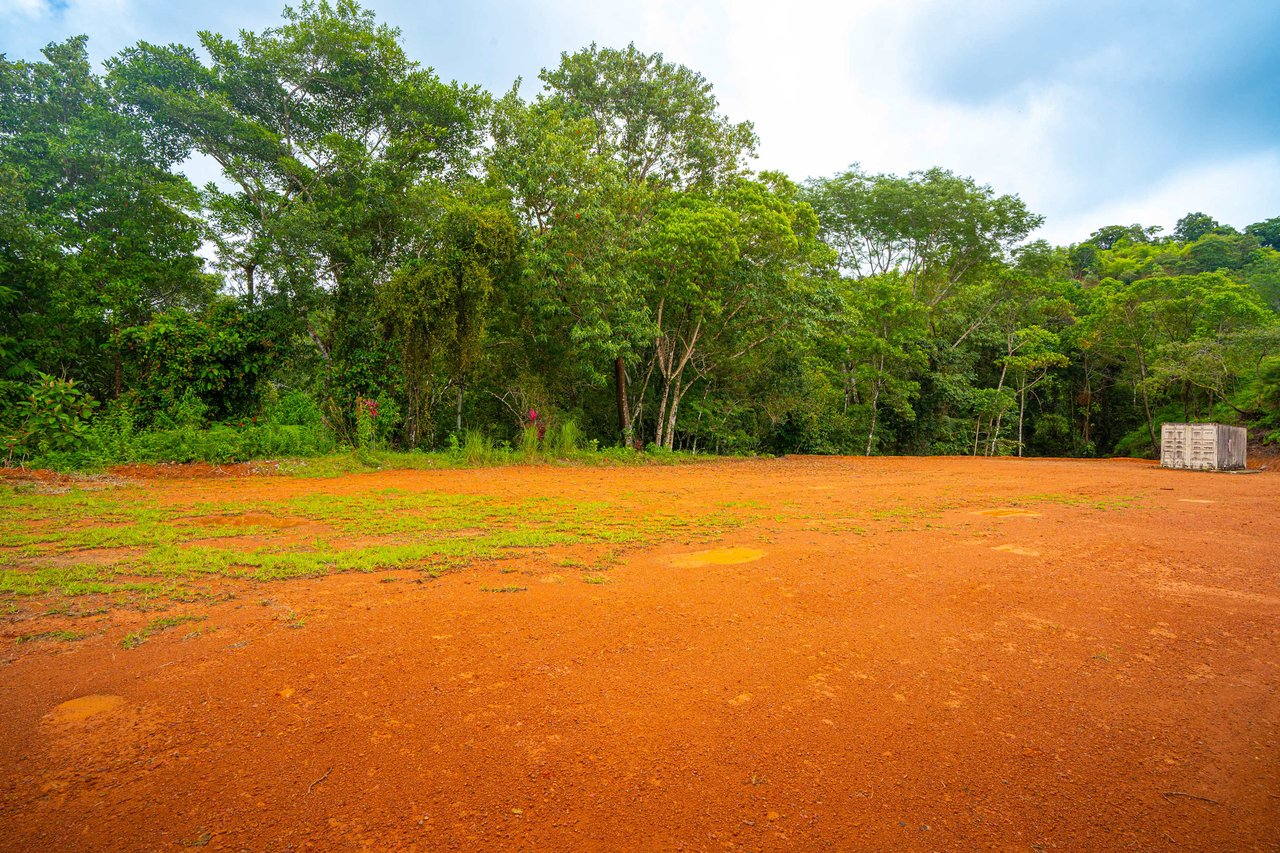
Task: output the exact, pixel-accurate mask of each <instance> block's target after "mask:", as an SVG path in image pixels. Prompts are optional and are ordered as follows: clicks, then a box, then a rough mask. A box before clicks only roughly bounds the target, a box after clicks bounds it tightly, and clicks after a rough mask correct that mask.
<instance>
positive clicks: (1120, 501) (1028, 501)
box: [1009, 494, 1142, 511]
mask: <svg viewBox="0 0 1280 853" xmlns="http://www.w3.org/2000/svg"><path fill="white" fill-rule="evenodd" d="M1141 500H1142V496H1141V495H1118V496H1112V497H1090V496H1085V495H1057V494H1040V495H1021V496H1019V497H1016V498H1014V499H1013V500H1012V501H1010V502H1009V503H1011V504H1012V505H1013V506H1031V505H1035V504H1057V505H1058V506H1071V507H1083V508H1085V509H1097V510H1106V511H1110V510H1119V509H1129V508H1131V507H1134V506H1136V505H1137V504H1138V502H1139V501H1141Z"/></svg>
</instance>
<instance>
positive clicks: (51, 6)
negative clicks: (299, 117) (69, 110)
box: [0, 0, 1280, 243]
mask: <svg viewBox="0 0 1280 853" xmlns="http://www.w3.org/2000/svg"><path fill="white" fill-rule="evenodd" d="M281 5H282V4H281ZM365 5H366V6H368V7H370V8H373V9H374V10H376V12H377V14H378V16H379V18H380V19H382V20H384V21H386V22H388V23H391V24H393V25H396V26H398V27H400V28H401V29H402V31H403V36H404V42H405V46H406V48H407V50H408V52H409V53H410V55H411V56H413V57H414V58H415V59H417V60H419V61H421V62H422V63H423V64H426V65H430V66H432V67H434V68H435V69H436V71H437V73H439V74H440V75H441V76H442V77H446V78H450V79H457V80H460V81H464V82H469V83H479V84H481V85H483V86H484V87H486V88H488V89H490V90H491V91H494V92H502V91H505V90H507V89H509V88H510V86H511V84H512V82H513V81H514V80H515V78H516V77H523V78H524V80H525V85H524V91H525V92H526V94H528V93H531V92H532V91H533V90H534V89H535V88H536V85H537V79H536V78H537V74H538V71H539V69H541V68H542V67H544V66H548V65H554V64H555V63H556V61H557V59H558V57H559V54H560V52H561V51H573V50H575V49H577V48H579V47H582V46H584V45H586V44H588V43H590V42H591V41H596V42H598V43H600V44H602V45H609V46H620V45H624V44H626V43H627V42H628V41H634V42H635V43H636V45H637V46H638V47H639V48H641V49H642V50H645V51H661V52H662V53H664V54H665V55H666V56H667V58H668V59H671V60H674V61H677V62H681V63H683V64H685V65H688V66H690V67H691V68H694V69H695V70H697V71H700V72H701V73H702V74H703V75H705V76H706V77H707V78H708V79H709V80H710V81H711V82H712V83H713V84H714V85H715V88H716V93H717V95H718V96H719V98H720V101H721V103H722V105H723V108H724V111H725V112H726V114H728V115H729V116H730V117H731V118H733V119H735V120H736V119H750V120H751V121H753V122H754V123H755V124H756V128H757V131H758V132H759V134H760V137H761V147H760V159H759V162H758V164H757V165H758V166H759V167H760V168H776V169H781V170H783V171H786V172H788V173H789V174H791V175H792V176H793V177H795V178H797V179H803V178H805V177H809V176H817V175H826V174H831V173H833V172H835V171H837V170H839V169H842V168H844V167H845V166H847V165H849V164H850V163H853V162H858V163H860V164H861V165H862V166H863V167H864V168H865V169H868V170H870V171H889V172H898V173H902V172H906V171H910V170H913V169H924V168H928V167H930V166H934V165H938V166H942V167H945V168H948V169H951V170H953V171H955V172H958V173H961V174H965V175H970V176H972V177H974V178H975V179H977V180H978V181H979V182H981V183H987V184H990V185H992V186H993V187H994V188H995V189H996V190H998V191H999V192H1008V193H1017V194H1018V195H1020V196H1022V198H1023V199H1024V200H1025V201H1026V202H1027V204H1028V206H1029V207H1031V209H1032V210H1035V211H1036V212H1038V213H1041V214H1043V215H1044V216H1045V217H1046V220H1047V221H1046V224H1045V227H1044V228H1043V229H1042V231H1041V235H1042V236H1044V237H1046V238H1048V239H1050V240H1053V241H1054V242H1058V243H1067V242H1075V241H1078V240H1081V239H1083V238H1085V237H1087V236H1088V234H1089V233H1090V232H1091V231H1093V230H1095V229H1096V228H1098V227H1101V226H1103V225H1109V224H1129V223H1132V222H1141V223H1142V224H1144V225H1160V226H1164V227H1165V228H1166V229H1168V228H1172V226H1173V224H1174V222H1175V221H1176V220H1177V219H1178V218H1179V217H1180V216H1182V215H1183V214H1184V213H1187V212H1188V211H1192V210H1203V211H1205V212H1206V213H1209V214H1211V215H1213V216H1215V217H1216V218H1218V219H1220V220H1222V221H1224V222H1228V223H1231V224H1233V225H1236V226H1239V227H1243V226H1245V225H1248V224H1249V223H1251V222H1256V221H1259V220H1262V219H1266V218H1270V217H1272V216H1277V215H1280V47H1277V45H1280V0H1251V2H1242V0H1220V2H1216V3H1208V2H1181V0H1164V2H1123V0H1112V2H1108V3H1103V2H1095V1H1094V0H1071V1H1070V2H1066V0H1063V2H1058V0H1041V2H1031V0H1027V1H1026V2H1014V1H1013V0H999V1H998V0H967V2H964V3H956V2H947V1H946V0H865V1H862V0H853V2H843V3H840V2H832V3H819V2H806V0H798V1H797V2H791V3H788V4H786V5H785V6H784V5H783V4H782V3H760V2H750V0H739V2H734V0H718V2H716V1H715V0H648V2H642V3H628V4H615V3H611V2H609V1H608V0H551V1H550V2H542V3H521V2H511V0H475V2H455V3H445V2H431V0H427V2H413V0H370V1H369V2H367V3H365ZM279 8H280V6H279V5H276V4H273V3H263V2H261V0H259V1H258V2H250V0H218V2H202V3H190V4H189V3H185V2H181V0H168V2H156V0H56V2H50V0H0V52H3V53H5V54H7V55H8V56H9V57H10V58H36V57H37V56H38V55H39V50H40V48H41V47H42V46H43V45H44V44H46V43H48V42H49V41H53V40H60V39H63V38H66V37H68V36H71V35H75V34H78V33H87V34H88V35H89V37H90V42H89V46H90V50H91V52H92V53H93V55H94V57H95V58H96V59H99V60H101V59H103V58H105V57H107V56H110V55H112V54H113V53H115V52H116V51H118V50H120V49H121V48H123V47H125V46H126V45H129V44H132V43H133V42H135V41H137V40H139V39H145V40H147V41H153V42H171V41H179V42H184V43H187V44H194V43H195V42H196V37H195V33H196V31H198V30H201V29H212V30H216V31H220V32H224V33H232V32H234V31H236V30H238V29H251V30H257V29H262V28H265V27H268V26H271V25H272V24H273V23H275V22H276V21H278V20H279ZM202 168H203V167H200V166H198V165H197V166H193V167H192V171H193V177H196V178H197V179H200V180H204V179H207V177H208V175H205V174H201V169H202Z"/></svg>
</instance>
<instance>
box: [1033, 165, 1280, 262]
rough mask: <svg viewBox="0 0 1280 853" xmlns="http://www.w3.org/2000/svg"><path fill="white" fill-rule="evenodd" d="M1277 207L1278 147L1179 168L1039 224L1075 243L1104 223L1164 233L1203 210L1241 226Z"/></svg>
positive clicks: (1279, 185) (1061, 240) (1279, 191)
mask: <svg viewBox="0 0 1280 853" xmlns="http://www.w3.org/2000/svg"><path fill="white" fill-rule="evenodd" d="M1277 208H1280V151H1265V152H1261V153H1259V154H1254V155H1250V156H1246V157H1240V158H1237V159H1233V160H1229V161H1226V162H1218V163H1207V164H1199V165H1196V166H1190V167H1188V168H1185V169H1181V170H1179V171H1177V172H1175V173H1173V174H1171V175H1169V176H1168V177H1167V178H1165V179H1164V180H1162V181H1160V182H1158V183H1156V184H1155V185H1153V186H1151V187H1150V188H1149V189H1147V190H1146V191H1145V192H1143V193H1142V194H1141V195H1137V196H1134V197H1131V198H1124V199H1117V200H1107V201H1104V202H1102V203H1100V204H1098V205H1096V206H1094V207H1091V208H1085V209H1084V210H1082V211H1080V212H1077V213H1074V214H1073V215H1071V216H1067V217H1063V219H1062V220H1061V221H1060V222H1058V223H1051V224H1050V225H1049V226H1046V228H1045V229H1044V231H1045V235H1044V236H1045V237H1046V239H1049V240H1052V241H1054V242H1057V243H1062V244H1066V243H1077V242H1079V241H1081V240H1083V239H1085V238H1086V237H1088V236H1089V235H1090V234H1092V233H1093V232H1094V231H1097V230H1098V229H1099V228H1102V227H1103V226H1106V225H1130V224H1133V223H1140V224H1142V225H1148V226H1150V225H1159V226H1161V227H1163V228H1164V230H1165V233H1166V234H1167V233H1169V232H1171V231H1172V230H1173V226H1174V225H1175V224H1176V223H1177V221H1178V220H1179V219H1181V218H1182V217H1183V216H1184V215H1185V214H1187V213H1192V212H1195V211H1202V212H1204V213H1207V214H1209V215H1210V216H1212V217H1213V218H1214V219H1217V220H1218V221H1220V222H1225V223H1227V224H1229V225H1234V226H1235V227H1237V228H1241V229H1243V228H1244V227H1245V226H1247V225H1252V224H1253V223H1254V222H1259V221H1261V220H1263V219H1268V218H1270V217H1272V216H1275V215H1276V214H1277V212H1280V210H1277Z"/></svg>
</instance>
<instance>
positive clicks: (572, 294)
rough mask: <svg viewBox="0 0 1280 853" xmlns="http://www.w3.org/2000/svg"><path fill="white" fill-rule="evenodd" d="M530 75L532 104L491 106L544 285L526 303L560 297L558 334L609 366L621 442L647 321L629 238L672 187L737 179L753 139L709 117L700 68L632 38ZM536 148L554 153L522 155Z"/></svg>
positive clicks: (499, 154)
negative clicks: (562, 329)
mask: <svg viewBox="0 0 1280 853" xmlns="http://www.w3.org/2000/svg"><path fill="white" fill-rule="evenodd" d="M540 79H541V80H542V82H543V84H544V86H545V92H544V93H543V94H542V95H540V96H539V97H538V98H537V99H536V100H535V101H534V103H533V104H530V105H528V106H527V107H525V106H522V105H521V104H520V103H519V100H518V95H517V93H516V92H514V91H513V93H512V94H511V95H510V96H509V100H508V103H507V105H506V108H505V110H501V111H500V114H501V116H502V117H503V118H504V120H505V121H504V123H503V124H502V125H501V126H500V128H501V129H500V132H498V133H495V139H496V142H497V151H496V155H495V158H494V164H495V166H496V168H495V174H496V175H497V177H498V179H499V180H502V181H504V182H505V183H506V184H507V185H508V186H510V187H511V188H512V189H513V191H514V192H515V195H516V197H517V200H518V204H519V205H520V207H521V208H522V210H523V211H524V212H525V214H526V223H527V224H528V225H529V226H530V228H531V230H532V232H533V234H532V237H533V242H532V246H531V249H530V257H531V268H530V274H531V277H532V278H533V279H534V282H535V283H536V286H537V287H538V288H540V289H542V290H543V291H544V293H545V295H544V296H543V297H542V298H540V299H539V298H537V297H536V296H535V299H537V300H538V301H539V302H544V303H548V304H556V303H558V304H560V305H562V306H563V307H564V315H565V319H566V320H567V330H566V331H567V336H568V337H569V338H571V339H572V340H574V341H576V342H578V343H579V344H580V345H582V346H583V347H584V349H585V350H586V351H588V352H591V353H598V354H599V356H600V357H603V358H607V359H608V360H609V361H610V362H611V363H612V367H613V375H614V394H615V398H616V401H617V407H618V416H619V432H620V433H621V435H622V437H623V440H624V441H626V442H629V441H630V440H631V436H632V423H631V415H630V411H629V405H628V393H627V371H628V369H629V367H631V366H634V365H635V364H636V363H637V362H638V358H637V347H638V346H640V345H641V343H642V342H643V341H644V340H645V339H646V338H647V337H648V336H649V324H651V323H652V321H653V318H652V317H651V316H646V315H645V312H644V309H643V304H644V303H643V300H641V299H640V297H639V295H638V292H637V288H638V287H640V286H641V285H640V282H641V281H643V280H644V278H645V274H644V272H643V271H639V270H637V269H636V268H635V264H636V262H637V253H638V251H639V248H640V246H641V244H642V240H641V239H639V238H641V237H642V234H643V231H644V229H645V228H646V226H647V225H648V223H649V221H650V220H651V219H652V217H653V216H654V213H655V211H656V210H657V209H658V208H659V206H661V205H662V204H664V203H665V202H666V200H667V198H668V197H669V196H670V195H672V194H673V193H680V192H689V191H692V190H694V189H698V190H699V191H703V192H706V191H709V190H711V189H713V188H714V187H716V186H718V185H720V184H723V183H725V182H726V181H728V180H729V179H731V178H733V177H735V176H737V175H739V174H740V173H741V172H742V171H743V168H744V162H745V159H746V157H747V156H749V155H750V154H751V153H752V152H753V151H754V148H755V144H756V137H755V133H754V131H753V129H752V127H751V125H750V124H748V123H745V122H744V123H740V124H734V123H732V122H730V121H729V120H728V119H726V118H724V117H723V116H722V115H721V114H720V113H719V111H718V110H719V104H718V102H717V101H716V98H715V96H714V95H713V94H712V88H711V85H710V84H709V83H708V82H707V81H706V80H705V79H704V78H703V77H702V76H701V75H699V74H697V73H696V72H694V71H692V70H690V69H688V68H686V67H684V66H682V65H677V64H675V63H671V62H668V61H666V60H665V59H664V58H663V57H662V55H661V54H645V53H642V52H641V51H639V50H637V49H636V47H635V46H634V45H629V46H628V47H627V48H625V49H622V50H616V49H611V48H599V47H597V46H596V45H591V46H590V47H588V48H586V49H584V50H581V51H578V52H577V53H574V54H567V53H566V54H563V55H562V56H561V60H560V64H559V66H558V67H557V68H555V69H551V70H544V71H543V72H542V74H541V75H540ZM534 152H537V154H540V155H543V156H545V155H548V154H550V155H552V156H553V158H554V159H552V160H550V161H548V162H544V163H542V164H537V163H531V162H530V160H531V159H532V156H522V155H533V154H534ZM575 205H580V206H575ZM584 220H585V222H584ZM546 291H552V292H549V293H548V292H546ZM599 375H603V372H601V374H599Z"/></svg>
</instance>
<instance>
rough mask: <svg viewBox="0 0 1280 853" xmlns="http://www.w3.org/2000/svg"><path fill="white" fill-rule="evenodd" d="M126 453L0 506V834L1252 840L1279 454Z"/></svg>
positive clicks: (1277, 578)
mask: <svg viewBox="0 0 1280 853" xmlns="http://www.w3.org/2000/svg"><path fill="white" fill-rule="evenodd" d="M128 476H129V480H128V481H127V482H123V483H121V482H115V481H110V482H107V483H105V484H100V485H102V486H104V488H102V489H101V490H100V491H88V490H83V489H73V490H72V491H70V492H65V491H64V490H59V489H57V488H52V486H50V484H48V483H40V482H37V483H35V484H34V485H33V486H32V484H28V485H29V486H31V490H30V491H29V492H24V491H21V490H18V491H15V492H14V494H13V496H12V499H11V500H10V502H9V503H8V504H7V505H6V506H5V508H4V509H3V510H2V511H3V512H4V513H5V514H7V515H8V527H6V530H7V533H6V534H5V536H6V537H7V539H5V540H0V545H3V546H4V547H3V551H4V553H5V556H4V560H5V562H4V563H0V566H3V567H4V570H5V572H6V574H5V578H6V580H5V583H6V584H7V587H6V590H7V591H6V592H5V593H4V596H3V597H2V598H0V603H3V606H4V607H5V610H4V611H3V612H4V621H3V623H0V625H2V628H3V634H4V636H3V638H0V848H3V849H5V850H13V851H19V850H22V851H28V850H29V851H50V850H181V849H187V848H189V847H190V848H194V847H203V848H205V849H210V850H316V851H328V850H343V849H369V850H495V849H523V850H566V849H573V850H611V851H612V850H667V849H673V850H675V849H687V850H723V849H749V850H786V849H798V850H826V849H830V850H853V849H919V850H971V849H999V850H1026V851H1032V850H1100V849H1134V850H1276V849H1280V848H1278V847H1277V839H1280V691H1278V688H1280V476H1277V475H1276V474H1275V473H1274V472H1263V473H1258V474H1249V475H1222V474H1197V473H1189V472H1174V471H1164V470H1160V469H1158V468H1155V467H1154V466H1152V465H1150V464H1148V463H1140V462H1124V461H1115V462H1076V461H1058V460H1025V461H1023V460H970V459H870V460H864V459H830V458H788V459H782V460H760V461H730V462H716V463H706V464H697V465H686V466H678V467H662V468H656V467H655V468H610V469H601V468H560V467H553V466H532V467H523V468H522V467H516V468H501V469H487V470H474V471H433V472H424V471H411V472H382V473H374V474H363V475H353V476H346V477H342V478H338V479H327V480H326V479H300V478H290V477H271V476H247V477H243V476H242V477H214V476H200V477H187V478H184V477H183V476H181V472H177V474H176V475H175V472H172V471H171V472H166V475H165V476H164V477H163V478H151V479H145V478H144V479H139V478H138V472H130V474H129V475H128ZM77 513H78V514H77ZM94 514H97V516H103V517H109V518H110V519H112V521H111V524H110V525H107V526H104V527H93V526H92V525H91V523H90V521H89V520H86V519H90V518H91V516H92V517H97V516H95V515H94ZM104 514H105V515H104ZM139 531H141V532H139Z"/></svg>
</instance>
